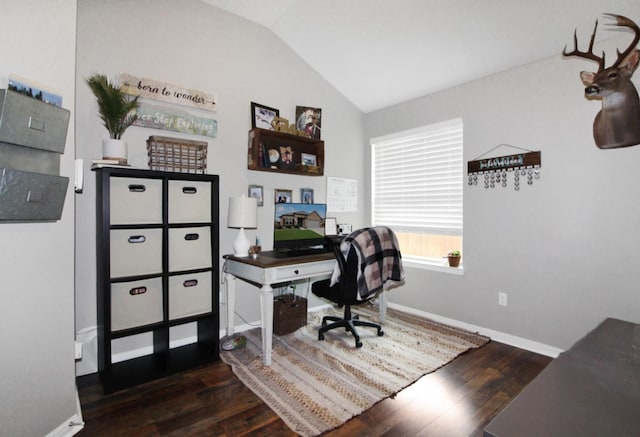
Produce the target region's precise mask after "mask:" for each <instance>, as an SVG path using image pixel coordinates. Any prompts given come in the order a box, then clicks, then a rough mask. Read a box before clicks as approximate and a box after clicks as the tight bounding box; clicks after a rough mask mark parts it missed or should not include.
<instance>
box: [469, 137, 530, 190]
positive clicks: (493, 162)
mask: <svg viewBox="0 0 640 437" xmlns="http://www.w3.org/2000/svg"><path fill="white" fill-rule="evenodd" d="M500 147H511V148H513V149H517V150H519V151H521V152H520V153H516V154H513V155H504V156H495V157H490V158H484V156H486V155H489V154H490V153H491V152H493V151H494V150H496V149H498V148H500ZM541 167H542V158H541V152H540V151H531V150H528V149H524V148H522V147H517V146H512V145H509V144H498V145H497V146H495V147H494V148H492V149H491V150H488V151H487V152H485V153H483V154H482V155H480V156H478V157H477V158H476V159H474V160H473V161H468V162H467V175H468V184H469V186H473V185H478V177H479V176H480V175H484V188H485V189H488V188H495V186H496V185H498V184H499V185H502V187H506V186H507V174H508V173H513V188H514V190H516V191H519V190H520V177H521V176H522V177H523V178H526V180H527V185H533V181H534V179H540V169H541Z"/></svg>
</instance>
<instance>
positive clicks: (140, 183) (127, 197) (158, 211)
mask: <svg viewBox="0 0 640 437" xmlns="http://www.w3.org/2000/svg"><path fill="white" fill-rule="evenodd" d="M109 202H110V203H111V205H110V206H111V224H112V225H114V224H115V225H118V224H147V223H148V224H152V223H162V180H161V179H143V178H126V177H125V178H122V177H112V178H111V181H110V194H109Z"/></svg>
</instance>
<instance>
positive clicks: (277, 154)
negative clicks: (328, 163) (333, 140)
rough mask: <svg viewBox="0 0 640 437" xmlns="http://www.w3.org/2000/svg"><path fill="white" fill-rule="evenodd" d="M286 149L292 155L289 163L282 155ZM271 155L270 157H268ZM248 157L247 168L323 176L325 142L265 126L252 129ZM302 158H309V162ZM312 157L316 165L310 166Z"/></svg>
mask: <svg viewBox="0 0 640 437" xmlns="http://www.w3.org/2000/svg"><path fill="white" fill-rule="evenodd" d="M289 148H290V149H289ZM288 150H290V151H291V153H292V155H293V156H292V157H291V160H290V162H289V163H287V162H285V160H283V156H282V155H284V154H285V153H286V151H288ZM270 156H271V157H272V159H269V157H270ZM247 158H248V159H247V168H248V169H249V170H257V171H268V172H274V173H288V174H296V175H304V176H322V175H323V174H324V141H322V140H316V139H313V138H307V137H302V136H298V135H292V134H288V133H283V132H277V131H272V130H267V129H259V128H256V129H251V130H250V131H249V144H248V157H247ZM304 158H310V159H311V161H309V160H308V159H307V160H305V159H304ZM313 160H315V165H312V162H313Z"/></svg>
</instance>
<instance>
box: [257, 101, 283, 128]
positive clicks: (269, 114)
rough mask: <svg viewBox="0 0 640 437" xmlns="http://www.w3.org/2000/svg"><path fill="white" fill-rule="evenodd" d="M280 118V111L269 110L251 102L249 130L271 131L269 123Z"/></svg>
mask: <svg viewBox="0 0 640 437" xmlns="http://www.w3.org/2000/svg"><path fill="white" fill-rule="evenodd" d="M276 117H280V110H278V109H276V108H270V107H268V106H265V105H261V104H260V103H256V102H251V128H252V129H255V128H260V129H267V130H273V127H272V126H271V122H272V121H273V119H274V118H276Z"/></svg>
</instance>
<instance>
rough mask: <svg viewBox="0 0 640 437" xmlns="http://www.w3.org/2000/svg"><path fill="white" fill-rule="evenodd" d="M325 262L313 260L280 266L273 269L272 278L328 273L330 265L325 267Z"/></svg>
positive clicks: (302, 276) (278, 279) (291, 277)
mask: <svg viewBox="0 0 640 437" xmlns="http://www.w3.org/2000/svg"><path fill="white" fill-rule="evenodd" d="M327 265H328V264H327V262H314V263H306V264H297V265H292V266H282V267H277V268H275V269H273V272H272V273H273V275H274V277H273V279H275V280H277V282H279V281H280V280H286V279H296V278H308V277H314V276H321V275H330V274H331V271H330V270H331V269H332V267H327Z"/></svg>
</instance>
